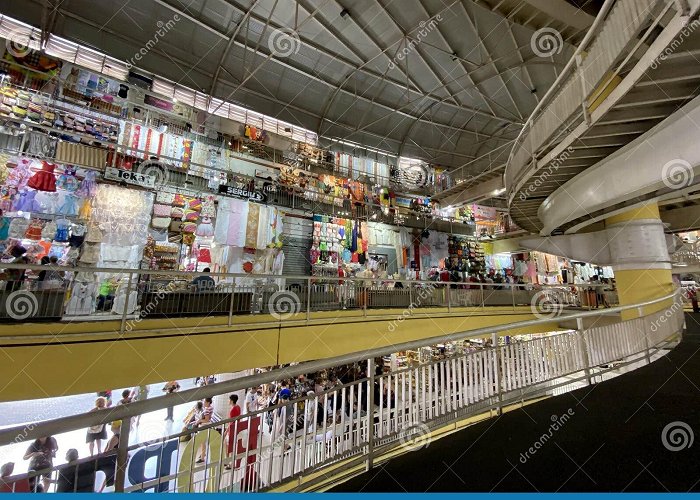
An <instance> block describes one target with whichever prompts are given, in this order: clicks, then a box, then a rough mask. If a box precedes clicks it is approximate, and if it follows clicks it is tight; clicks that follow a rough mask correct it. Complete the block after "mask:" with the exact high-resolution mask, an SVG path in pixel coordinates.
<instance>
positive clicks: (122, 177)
mask: <svg viewBox="0 0 700 500" xmlns="http://www.w3.org/2000/svg"><path fill="white" fill-rule="evenodd" d="M105 179H110V180H113V181H119V182H122V181H124V182H126V183H127V184H135V185H137V186H142V187H145V188H149V189H153V188H154V187H155V186H156V178H155V177H154V176H152V175H147V174H141V173H139V172H132V171H131V170H122V169H119V168H114V167H107V168H106V169H105Z"/></svg>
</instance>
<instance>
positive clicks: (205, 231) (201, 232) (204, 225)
mask: <svg viewBox="0 0 700 500" xmlns="http://www.w3.org/2000/svg"><path fill="white" fill-rule="evenodd" d="M195 234H196V235H197V236H200V237H203V238H209V237H211V236H214V226H213V225H212V223H211V219H210V218H209V217H202V222H200V223H199V225H198V226H197V231H196V232H195Z"/></svg>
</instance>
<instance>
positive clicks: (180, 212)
mask: <svg viewBox="0 0 700 500" xmlns="http://www.w3.org/2000/svg"><path fill="white" fill-rule="evenodd" d="M184 216H185V209H184V208H179V207H173V208H172V209H171V210H170V217H172V218H173V219H182V218H183V217H184Z"/></svg>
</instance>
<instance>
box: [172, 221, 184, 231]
mask: <svg viewBox="0 0 700 500" xmlns="http://www.w3.org/2000/svg"><path fill="white" fill-rule="evenodd" d="M181 226H182V222H180V221H178V220H174V221H172V222H171V223H170V231H172V232H173V233H179V232H180V227H181Z"/></svg>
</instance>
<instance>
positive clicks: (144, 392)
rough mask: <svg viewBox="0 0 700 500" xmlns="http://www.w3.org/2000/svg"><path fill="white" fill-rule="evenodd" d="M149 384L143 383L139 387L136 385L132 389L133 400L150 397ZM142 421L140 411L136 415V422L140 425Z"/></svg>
mask: <svg viewBox="0 0 700 500" xmlns="http://www.w3.org/2000/svg"><path fill="white" fill-rule="evenodd" d="M148 391H149V388H148V385H147V384H142V385H139V386H137V387H134V388H133V389H132V390H131V400H132V401H146V400H147V399H148ZM140 422H141V414H140V413H139V414H138V415H136V416H135V417H134V424H135V425H139V423H140Z"/></svg>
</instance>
